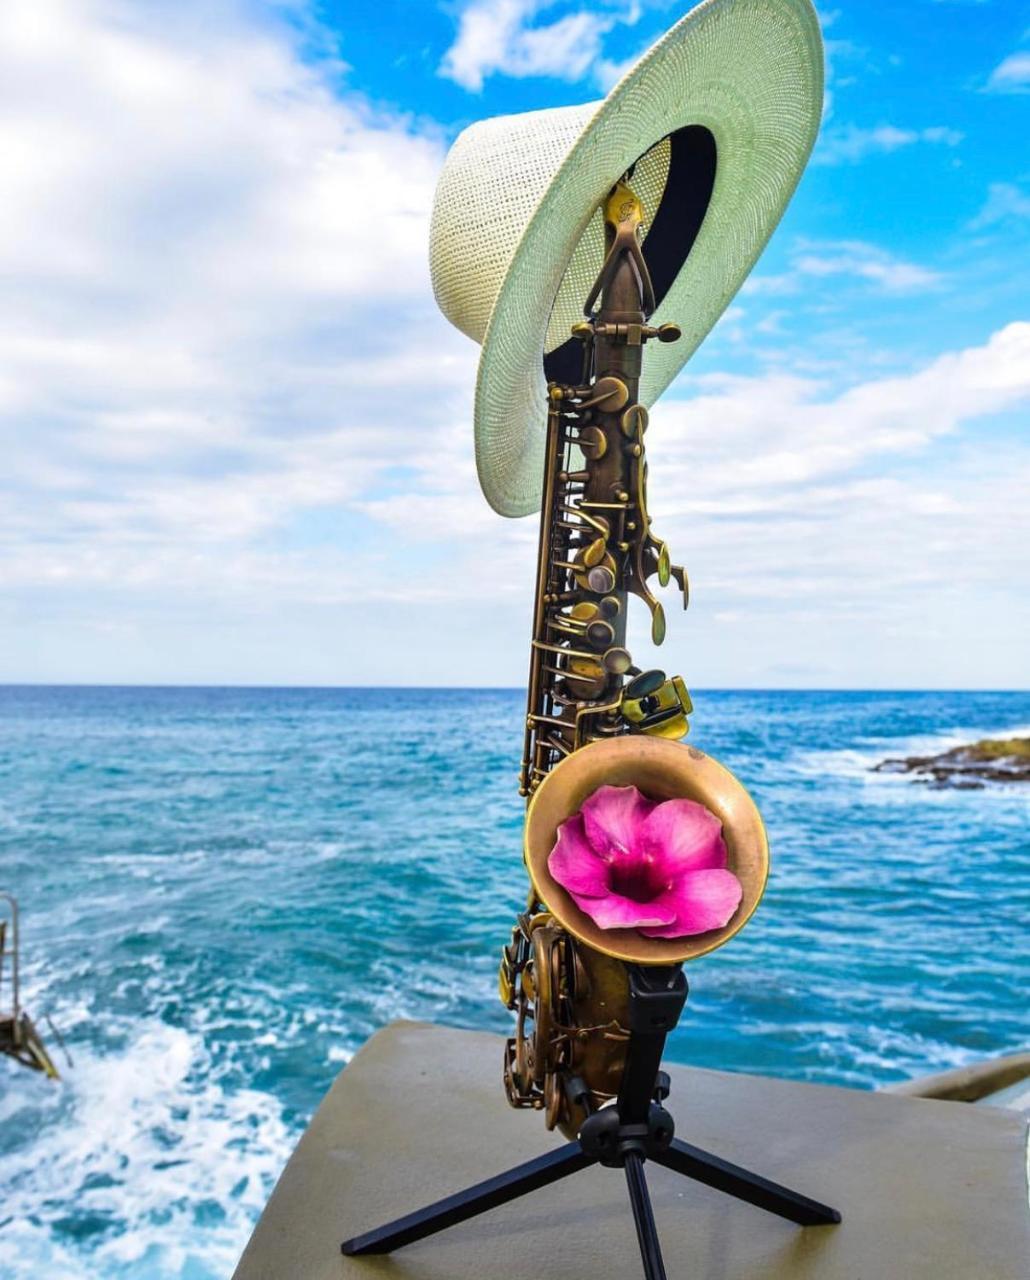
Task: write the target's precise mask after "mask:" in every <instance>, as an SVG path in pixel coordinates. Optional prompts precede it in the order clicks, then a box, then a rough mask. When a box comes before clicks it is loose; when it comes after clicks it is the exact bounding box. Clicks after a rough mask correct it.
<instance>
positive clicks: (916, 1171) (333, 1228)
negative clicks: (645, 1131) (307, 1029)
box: [234, 1022, 1030, 1280]
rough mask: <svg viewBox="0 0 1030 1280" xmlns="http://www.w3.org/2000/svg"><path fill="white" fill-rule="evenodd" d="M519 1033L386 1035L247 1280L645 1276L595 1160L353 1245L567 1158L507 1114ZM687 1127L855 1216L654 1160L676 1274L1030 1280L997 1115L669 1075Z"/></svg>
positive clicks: (1023, 1198) (251, 1251) (328, 1114)
mask: <svg viewBox="0 0 1030 1280" xmlns="http://www.w3.org/2000/svg"><path fill="white" fill-rule="evenodd" d="M501 1046H502V1041H501V1039H500V1037H498V1036H494V1035H488V1034H484V1033H481V1032H468V1031H452V1030H448V1029H446V1028H441V1027H432V1026H425V1025H422V1024H418V1023H403V1022H402V1023H395V1024H394V1025H392V1026H390V1027H388V1028H386V1029H385V1030H384V1031H381V1032H379V1034H378V1035H376V1036H373V1037H372V1039H371V1040H370V1041H369V1042H368V1043H367V1044H366V1045H365V1046H364V1048H362V1050H361V1052H360V1053H359V1054H358V1055H357V1056H356V1057H355V1059H354V1061H353V1062H352V1063H351V1064H350V1065H349V1066H348V1067H347V1068H346V1070H345V1071H343V1072H342V1073H341V1075H340V1076H339V1077H338V1078H337V1080H336V1082H335V1084H334V1085H333V1087H332V1089H331V1090H330V1092H329V1094H328V1095H327V1096H326V1098H325V1100H324V1102H323V1103H322V1105H321V1106H320V1107H319V1109H318V1112H317V1113H316V1115H315V1117H314V1119H313V1120H312V1122H311V1125H310V1127H309V1128H308V1130H307V1132H306V1133H305V1135H304V1137H303V1138H302V1139H301V1141H300V1144H299V1145H298V1147H297V1150H296V1151H295V1152H294V1154H293V1156H292V1158H291V1159H290V1161H289V1163H288V1164H287V1166H286V1169H285V1170H284V1172H283V1175H282V1177H281V1178H280V1180H279V1183H278V1185H277V1186H276V1188H275V1191H274V1192H273V1194H272V1198H271V1199H270V1201H269V1203H268V1206H267V1208H266V1209H265V1212H264V1214H263V1215H262V1217H261V1220H260V1222H259V1223H258V1225H257V1227H256V1229H255V1231H254V1234H253V1236H252V1237H251V1240H250V1243H249V1244H248V1245H247V1248H246V1250H245V1251H244V1254H243V1257H242V1258H241V1259H240V1263H239V1266H238V1267H237V1269H236V1272H235V1276H234V1280H356V1278H357V1277H366V1278H370V1277H374V1276H390V1277H398V1278H402V1277H403V1278H404V1280H462V1278H463V1277H469V1278H470V1280H472V1278H473V1277H474V1278H475V1280H488V1278H492V1277H504V1280H523V1278H524V1280H545V1278H546V1277H548V1276H554V1277H561V1280H601V1278H602V1277H609V1276H611V1277H616V1276H617V1277H620V1278H621V1277H633V1276H637V1275H639V1274H640V1262H639V1256H638V1254H637V1247H636V1239H635V1236H634V1232H633V1222H632V1218H631V1216H630V1211H629V1204H628V1201H627V1198H626V1191H625V1184H624V1180H623V1177H622V1174H621V1173H620V1172H619V1171H617V1170H606V1169H600V1168H595V1169H589V1170H587V1171H586V1172H584V1173H580V1174H577V1175H576V1176H575V1177H573V1178H571V1179H568V1180H566V1181H564V1182H562V1183H559V1184H556V1185H555V1186H553V1187H549V1188H546V1189H544V1190H542V1191H538V1192H536V1193H534V1194H532V1195H529V1196H526V1197H525V1198H523V1199H521V1200H517V1201H514V1202H513V1203H511V1204H509V1205H506V1206H504V1207H503V1208H500V1209H496V1210H494V1211H493V1212H491V1213H489V1214H486V1215H485V1216H483V1217H480V1218H478V1219H476V1220H474V1221H471V1222H466V1223H463V1224H461V1225H460V1226H457V1227H454V1228H452V1229H451V1230H449V1231H446V1232H442V1233H441V1234H440V1235H437V1236H435V1237H432V1238H430V1239H426V1240H423V1241H420V1242H419V1243H418V1244H414V1245H410V1246H409V1247H408V1248H406V1249H402V1250H400V1251H398V1252H397V1253H395V1254H393V1255H392V1256H390V1257H382V1258H353V1259H350V1258H343V1257H342V1256H341V1254H340V1251H339V1246H340V1241H341V1240H343V1239H344V1238H345V1237H347V1236H351V1235H355V1234H357V1233H358V1232H361V1231H366V1230H369V1229H371V1228H372V1227H374V1226H378V1225H379V1224H380V1223H382V1222H384V1221H386V1220H387V1219H389V1218H392V1217H396V1216H399V1215H400V1214H403V1213H408V1212H410V1211H411V1210H412V1209H415V1208H419V1207H421V1206H422V1205H424V1204H427V1203H429V1202H430V1201H432V1200H436V1199H439V1198H440V1197H441V1196H445V1195H449V1194H451V1193H452V1192H455V1191H458V1190H460V1189H461V1188H463V1187H465V1186H467V1185H468V1184H469V1183H472V1182H476V1181H479V1180H480V1179H482V1178H486V1177H489V1176H491V1175H492V1174H495V1173H499V1172H501V1171H502V1170H503V1169H505V1168H507V1167H508V1166H509V1165H512V1164H516V1163H518V1162H519V1161H522V1160H528V1159H530V1158H531V1157H532V1156H534V1155H538V1154H540V1153H541V1152H543V1151H545V1150H547V1149H549V1148H550V1147H553V1146H556V1145H558V1142H557V1141H556V1139H555V1137H554V1135H553V1134H548V1133H547V1132H546V1130H545V1129H544V1126H543V1122H542V1120H541V1118H540V1116H539V1115H537V1114H534V1113H532V1112H516V1111H512V1110H510V1109H509V1108H508V1106H507V1105H506V1103H505V1101H504V1097H503V1094H502V1091H501V1085H500V1063H501ZM670 1074H671V1075H672V1096H671V1098H670V1100H669V1103H668V1104H667V1105H668V1106H669V1108H670V1110H671V1111H672V1113H673V1115H674V1116H675V1117H676V1125H677V1133H678V1135H679V1136H680V1137H682V1138H684V1139H686V1140H687V1141H688V1142H692V1143H695V1144H696V1145H698V1146H701V1147H706V1148H708V1149H709V1150H712V1151H714V1152H716V1153H717V1154H719V1155H722V1156H724V1157H726V1158H727V1159H729V1160H733V1161H736V1162H738V1163H740V1164H744V1165H747V1166H748V1167H750V1168H752V1169H754V1170H755V1171H756V1172H759V1173H762V1174H765V1175H766V1176H767V1177H771V1178H774V1179H776V1180H778V1181H780V1182H784V1183H787V1184H789V1185H791V1186H793V1187H795V1188H796V1189H797V1190H798V1191H801V1192H804V1193H806V1194H808V1195H811V1196H814V1197H817V1198H818V1199H821V1200H824V1201H827V1202H828V1203H830V1204H832V1205H834V1206H836V1207H837V1208H839V1209H840V1210H841V1211H842V1212H843V1213H844V1222H843V1224H842V1225H841V1226H839V1227H809V1228H804V1229H802V1228H799V1227H795V1226H793V1225H792V1224H790V1223H788V1222H784V1221H782V1220H781V1219H779V1218H776V1217H773V1216H771V1215H769V1214H767V1213H763V1212H762V1211H761V1210H758V1209H754V1208H751V1207H750V1206H748V1205H742V1204H738V1203H737V1202H735V1201H733V1200H731V1199H729V1198H728V1197H725V1196H721V1195H719V1194H718V1193H717V1192H715V1191H711V1190H709V1189H707V1188H705V1187H700V1186H697V1185H695V1184H693V1183H690V1182H688V1181H686V1180H685V1179H681V1178H678V1177H677V1176H676V1175H675V1174H673V1173H670V1172H668V1171H667V1170H665V1169H661V1168H658V1167H656V1166H654V1165H652V1164H648V1166H647V1174H648V1181H649V1183H650V1186H651V1192H652V1196H653V1199H654V1205H655V1216H656V1218H657V1222H658V1229H659V1232H660V1233H661V1237H662V1244H663V1248H664V1252H665V1261H666V1267H667V1269H668V1273H669V1277H670V1280H678V1278H679V1277H683V1278H686V1277H701V1276H703V1277H705V1280H731V1278H733V1280H745V1278H746V1280H753V1278H754V1277H759V1276H760V1277H762V1278H763V1280H778V1278H779V1277H788V1276H789V1277H791V1278H792V1280H809V1278H810V1280H816V1277H818V1280H1024V1277H1025V1267H1026V1259H1027V1257H1028V1256H1030V1214H1028V1209H1027V1183H1026V1178H1027V1167H1026V1137H1027V1134H1026V1121H1025V1119H1024V1118H1023V1117H1021V1116H1019V1115H1017V1114H1015V1113H1009V1112H1005V1111H1002V1110H998V1109H995V1108H990V1107H968V1106H961V1105H958V1104H956V1103H952V1102H936V1101H927V1100H923V1099H915V1098H905V1097H896V1096H892V1095H887V1094H882V1093H865V1092H860V1091H856V1090H850V1089H834V1088H826V1087H823V1086H818V1085H806V1084H796V1083H793V1082H790V1081H783V1080H772V1079H768V1078H766V1077H761V1076H745V1075H735V1074H730V1073H726V1072H719V1071H703V1070H695V1069H690V1068H684V1067H672V1068H671V1069H670Z"/></svg>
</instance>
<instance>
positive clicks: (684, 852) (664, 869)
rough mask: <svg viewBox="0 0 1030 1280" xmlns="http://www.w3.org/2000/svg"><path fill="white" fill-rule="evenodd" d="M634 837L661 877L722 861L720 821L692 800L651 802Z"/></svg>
mask: <svg viewBox="0 0 1030 1280" xmlns="http://www.w3.org/2000/svg"><path fill="white" fill-rule="evenodd" d="M636 840H637V847H638V848H639V849H640V851H641V853H645V854H649V855H650V856H651V857H652V858H653V859H654V864H655V871H656V873H657V874H658V875H659V876H661V877H662V878H663V879H667V880H673V879H676V878H678V877H679V876H681V875H683V874H684V873H686V872H690V871H705V870H708V869H709V868H713V867H725V865H726V842H725V841H724V840H723V838H722V823H721V822H720V821H719V819H718V818H717V817H716V816H715V814H714V813H712V812H711V811H710V810H709V809H706V808H705V806H704V805H703V804H698V803H697V801H696V800H664V801H663V802H662V803H661V804H658V805H655V807H654V809H652V810H651V812H650V814H648V816H647V818H646V819H645V820H644V822H643V823H642V824H641V827H640V830H639V831H638V833H637V836H636Z"/></svg>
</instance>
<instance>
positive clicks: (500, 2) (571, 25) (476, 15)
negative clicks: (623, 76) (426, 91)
mask: <svg viewBox="0 0 1030 1280" xmlns="http://www.w3.org/2000/svg"><path fill="white" fill-rule="evenodd" d="M553 5H554V0H470V2H469V3H467V4H466V5H465V7H464V8H463V9H462V10H461V14H460V17H459V19H458V33H457V36H456V37H455V40H454V44H453V45H451V47H450V48H449V49H448V50H447V52H446V54H445V55H444V58H443V61H442V62H441V64H440V74H441V75H444V76H446V77H447V78H448V79H451V80H454V81H455V82H456V83H457V84H460V85H461V86H462V87H463V88H465V89H468V90H470V91H471V92H474V93H478V92H479V91H480V90H481V89H482V87H483V82H484V80H485V79H486V78H487V77H488V76H491V75H494V74H502V75H507V76H512V77H514V78H517V79H521V78H524V77H527V76H553V77H556V78H558V79H561V80H581V79H582V78H583V77H584V76H585V75H586V74H587V73H588V72H589V71H590V70H591V69H594V72H595V77H596V78H597V79H598V81H599V82H600V83H601V85H602V87H603V88H607V84H606V83H604V82H605V81H606V80H608V79H609V78H610V77H614V79H617V78H618V68H617V67H616V66H615V64H613V63H611V62H607V61H605V60H603V59H602V58H601V49H602V45H603V41H604V37H605V35H606V34H607V33H608V32H609V31H610V30H611V29H612V28H613V27H614V26H615V25H616V24H617V23H631V24H632V23H634V22H636V21H637V19H638V17H639V7H638V6H637V5H636V4H634V3H629V4H625V5H623V6H622V7H621V11H619V12H610V13H607V14H604V13H599V12H598V11H597V9H596V8H594V9H590V10H587V9H578V10H575V11H573V12H572V13H568V14H565V15H564V16H562V17H560V18H556V19H554V20H553V21H550V22H537V21H535V20H536V19H537V18H538V16H539V15H540V14H541V13H543V12H544V11H545V10H547V9H550V8H552V7H553ZM612 82H614V80H612Z"/></svg>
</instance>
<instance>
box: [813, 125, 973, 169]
mask: <svg viewBox="0 0 1030 1280" xmlns="http://www.w3.org/2000/svg"><path fill="white" fill-rule="evenodd" d="M963 136H964V135H963V134H962V133H960V132H959V131H958V130H957V129H949V128H947V127H946V126H945V125H931V126H930V127H929V128H927V129H899V128H898V127H897V126H896V125H893V124H880V125H876V126H875V127H874V128H871V129H863V128H860V127H859V126H858V125H853V124H849V125H836V126H831V127H830V128H827V129H824V130H823V132H822V134H821V135H820V138H819V142H818V144H817V146H816V149H815V153H814V155H813V156H812V163H813V164H823V165H838V164H857V163H858V162H859V161H860V160H864V159H865V158H866V157H867V156H870V155H889V154H890V153H891V152H894V151H899V150H901V149H902V148H904V147H911V146H913V145H915V144H916V143H917V142H927V143H930V144H934V145H938V146H945V147H957V146H958V145H959V143H960V142H961V141H962V139H963Z"/></svg>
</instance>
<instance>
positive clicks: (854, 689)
mask: <svg viewBox="0 0 1030 1280" xmlns="http://www.w3.org/2000/svg"><path fill="white" fill-rule="evenodd" d="M693 688H694V690H695V691H696V692H699V693H911V694H916V693H963V694H965V693H978V694H991V693H1004V694H1030V686H1028V687H1026V688H1021V689H1013V688H1000V687H998V688H984V687H972V686H968V687H967V686H957V687H954V686H953V687H950V688H948V687H945V686H943V685H925V686H911V685H905V686H901V685H807V686H798V685H746V684H742V685H721V684H720V685H694V686H693ZM6 689H168V690H172V689H177V690H183V691H188V690H239V691H241V692H246V691H254V692H258V691H266V692H279V693H281V692H288V691H294V692H298V693H304V692H307V693H322V692H325V693H330V692H341V693H354V692H362V691H382V690H396V691H398V692H409V693H410V692H419V693H429V692H439V693H520V692H521V693H524V692H525V685H487V684H482V685H479V684H475V685H471V684H470V685H462V684H454V685H451V684H264V683H258V684H226V683H218V682H215V681H206V682H203V683H191V682H173V681H128V682H123V681H118V682H115V681H91V680H0V690H6Z"/></svg>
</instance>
